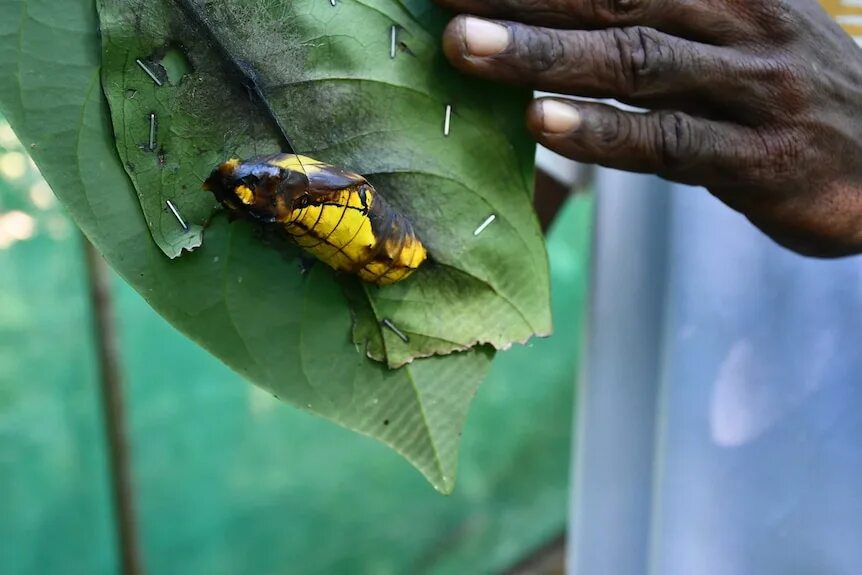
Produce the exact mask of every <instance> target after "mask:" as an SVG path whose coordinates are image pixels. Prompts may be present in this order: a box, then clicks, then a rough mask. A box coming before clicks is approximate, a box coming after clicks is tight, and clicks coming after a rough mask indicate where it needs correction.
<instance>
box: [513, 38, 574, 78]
mask: <svg viewBox="0 0 862 575" xmlns="http://www.w3.org/2000/svg"><path fill="white" fill-rule="evenodd" d="M515 35H516V38H515V45H516V46H517V52H518V53H517V56H518V60H519V61H520V62H525V63H527V65H528V66H529V68H530V70H531V71H532V72H547V71H548V70H551V69H552V68H554V67H555V66H557V65H558V64H559V63H560V62H563V61H564V59H565V57H566V44H565V42H563V41H562V38H561V37H560V35H559V34H558V33H557V32H555V31H553V30H546V29H537V28H529V27H526V28H525V27H518V29H517V30H516V32H515ZM517 36H520V37H517Z"/></svg>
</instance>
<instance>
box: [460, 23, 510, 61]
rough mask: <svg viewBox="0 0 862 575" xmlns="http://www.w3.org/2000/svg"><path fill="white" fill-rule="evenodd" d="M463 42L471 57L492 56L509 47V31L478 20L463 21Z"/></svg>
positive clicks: (503, 27) (497, 25)
mask: <svg viewBox="0 0 862 575" xmlns="http://www.w3.org/2000/svg"><path fill="white" fill-rule="evenodd" d="M464 42H465V44H466V45H467V52H468V53H469V54H470V55H471V56H479V57H480V58H484V57H486V56H493V55H494V54H499V53H500V52H502V51H503V50H505V49H506V46H508V45H509V29H508V28H506V27H505V26H500V25H499V24H494V23H493V22H489V21H487V20H480V19H479V18H469V17H468V18H467V19H466V20H465V21H464Z"/></svg>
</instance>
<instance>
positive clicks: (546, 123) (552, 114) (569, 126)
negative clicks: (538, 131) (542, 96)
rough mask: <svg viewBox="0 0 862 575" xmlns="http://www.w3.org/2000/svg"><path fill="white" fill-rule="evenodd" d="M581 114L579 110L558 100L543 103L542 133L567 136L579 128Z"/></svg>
mask: <svg viewBox="0 0 862 575" xmlns="http://www.w3.org/2000/svg"><path fill="white" fill-rule="evenodd" d="M580 124H581V114H580V112H578V109H577V108H575V107H574V106H570V105H569V104H564V103H562V102H560V101H558V100H543V101H542V131H543V132H547V133H549V134H566V133H568V132H572V131H574V130H576V129H577V128H578V126H580Z"/></svg>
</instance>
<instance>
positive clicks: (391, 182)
mask: <svg viewBox="0 0 862 575" xmlns="http://www.w3.org/2000/svg"><path fill="white" fill-rule="evenodd" d="M416 6H419V7H421V5H416ZM414 9H415V7H414ZM423 9H427V6H424V8H423ZM100 15H101V20H102V38H103V43H104V56H103V74H104V86H105V93H106V95H107V96H108V100H109V103H110V106H111V110H112V118H113V123H114V131H115V134H117V146H118V150H119V153H120V156H121V158H122V159H123V160H124V163H125V166H126V170H127V172H128V174H129V176H130V177H131V179H132V181H133V182H134V184H135V187H136V189H137V191H138V197H139V198H140V201H141V205H142V207H143V211H144V215H145V218H146V219H147V222H148V224H149V225H150V228H151V230H152V234H153V238H154V239H155V241H156V243H158V244H159V246H160V247H161V248H162V250H163V251H164V252H165V253H166V254H167V255H168V256H169V257H176V256H178V255H180V253H181V252H182V250H183V249H191V248H194V247H196V246H197V245H198V244H199V243H200V228H201V227H202V226H204V225H205V224H206V222H207V220H208V219H209V218H210V217H211V214H212V213H213V198H212V197H211V196H210V194H206V193H203V192H201V191H200V182H201V181H202V180H203V179H204V178H205V177H206V176H207V175H208V174H209V172H210V171H211V170H212V168H213V167H214V166H215V165H217V164H218V163H219V162H221V161H224V160H225V159H227V158H228V157H241V158H246V157H250V156H253V155H260V154H265V153H272V152H278V151H285V149H286V148H292V149H295V150H296V151H298V152H302V153H305V154H307V155H311V156H314V157H317V158H320V159H323V160H325V161H327V162H330V163H333V164H337V165H344V166H346V167H348V168H350V169H353V170H355V171H358V172H360V173H362V174H364V175H366V176H367V177H368V179H369V180H370V181H371V182H372V184H374V185H375V186H376V187H377V189H378V190H380V191H381V192H382V193H384V195H385V196H386V197H387V199H389V200H390V203H392V204H393V205H394V206H395V208H396V209H398V210H400V211H401V212H403V213H405V214H406V215H407V216H408V217H409V218H410V220H411V221H412V222H413V224H414V226H415V228H416V230H417V233H418V235H419V237H420V238H421V239H422V240H423V242H424V243H425V245H426V247H427V248H428V250H429V253H430V255H431V259H432V261H430V262H428V263H427V264H426V265H424V266H423V267H422V268H420V270H419V271H418V272H417V273H415V274H414V276H413V277H411V278H410V279H409V280H408V281H404V282H401V283H399V284H396V285H393V286H386V287H383V288H379V287H377V286H371V287H369V286H364V285H361V283H360V282H359V281H358V280H356V279H354V278H340V281H341V282H342V283H343V284H344V289H345V290H346V292H347V295H348V299H347V300H345V299H344V298H337V301H333V302H331V305H333V306H342V305H345V302H346V301H350V302H352V305H353V306H354V308H355V309H354V314H355V317H356V323H355V329H354V332H353V333H354V341H355V342H356V343H357V344H359V345H360V346H362V347H363V348H364V349H365V350H366V352H367V354H368V355H369V356H370V357H372V358H374V359H377V360H380V361H386V362H387V363H388V365H389V366H390V367H392V368H396V367H400V366H402V365H404V364H406V363H408V362H410V361H412V360H413V359H414V358H417V357H427V356H430V355H434V354H447V353H451V352H453V351H461V350H466V349H470V348H472V347H473V346H475V345H478V344H490V345H493V346H494V347H496V348H498V349H500V348H507V347H509V346H510V345H511V344H512V343H513V342H525V341H526V340H527V339H528V338H530V337H531V336H533V335H536V334H538V335H547V334H548V333H549V332H550V312H549V296H548V271H547V261H546V257H545V252H544V243H543V239H542V235H541V233H540V230H539V227H538V224H537V221H536V218H535V216H534V213H533V211H532V205H531V201H530V189H531V186H530V184H529V182H530V178H531V177H532V171H531V155H532V147H531V146H530V145H524V143H527V142H529V138H527V137H526V135H525V134H524V133H523V128H522V127H521V126H522V124H523V122H522V114H523V105H524V98H525V96H527V97H528V96H529V94H528V93H526V94H525V93H524V92H522V91H510V90H501V89H499V88H498V87H492V86H489V85H487V84H485V83H480V82H475V81H468V80H466V79H465V78H462V77H460V76H458V75H456V73H455V72H454V71H452V70H451V69H450V68H449V67H448V66H447V65H446V64H445V63H444V62H443V61H442V59H441V56H440V53H439V40H438V38H439V36H438V30H428V29H426V27H425V26H424V25H423V24H421V23H420V22H419V21H418V20H417V19H416V17H415V15H414V14H412V13H411V12H409V11H407V10H406V9H405V8H404V7H403V6H402V5H401V4H399V3H398V2H396V1H393V0H365V1H363V2H360V1H356V0H349V1H343V2H338V3H337V4H336V6H335V7H333V6H332V5H331V4H330V3H328V2H321V1H319V0H299V1H296V2H291V3H273V2H268V1H264V0H243V1H235V0H234V1H229V0H216V1H211V2H207V3H206V5H205V7H204V5H203V4H202V3H198V2H195V1H194V0H176V1H174V0H158V1H154V2H153V1H149V0H147V1H144V0H136V1H126V0H123V1H121V0H102V1H101V2H100ZM428 16H429V13H427V12H425V13H424V17H425V18H426V19H427V18H428ZM357 22H360V23H362V25H361V26H357V25H356V23H357ZM393 26H396V30H397V34H398V36H397V38H396V40H397V41H398V42H397V44H398V45H399V46H400V47H399V48H398V49H397V53H396V57H395V58H392V57H391V56H392V54H391V53H390V49H391V45H390V40H391V36H390V33H391V30H392V27H393ZM447 104H452V106H453V108H452V110H453V116H452V123H451V124H452V128H451V134H450V135H449V136H448V137H447V136H446V135H445V134H444V133H443V129H442V124H443V116H444V110H445V108H446V105H447ZM501 126H502V127H504V128H502V129H501V128H500V127H501ZM515 126H517V128H515ZM285 135H287V136H289V137H287V138H286V137H285ZM168 201H170V202H172V203H173V204H174V205H176V206H177V207H178V208H179V209H180V211H181V212H182V214H183V217H184V219H185V220H187V221H188V222H190V223H191V226H189V227H188V229H187V230H186V229H184V228H183V227H181V225H180V224H179V223H178V221H177V220H176V218H174V217H173V214H172V213H171V212H170V211H169V210H168V209H167V202H168ZM490 214H493V215H495V216H496V219H495V221H494V223H493V225H491V226H490V227H489V228H488V229H487V230H486V231H484V232H483V233H482V234H481V236H479V237H477V236H475V235H474V233H473V232H474V230H475V229H476V228H477V226H478V225H479V224H480V223H481V222H482V221H483V220H485V219H486V218H487V217H488V216H489V215H490ZM216 225H218V224H216ZM238 225H245V224H238ZM208 234H209V231H207V232H206V233H205V237H206V235H208ZM269 249H271V247H269V246H266V245H264V244H263V243H260V244H257V245H250V246H249V247H248V248H247V250H248V251H247V253H251V252H254V251H258V250H269ZM249 257H251V256H249ZM280 267H281V268H282V270H283V273H285V274H294V275H298V274H299V273H300V266H299V265H298V264H297V263H296V262H295V261H293V262H292V261H291V259H290V258H288V259H286V261H285V262H284V264H283V265H281V266H280ZM327 273H329V275H330V277H331V280H330V281H333V282H335V281H339V280H338V278H336V277H335V275H334V274H333V273H331V272H327ZM296 285H297V287H296V289H300V288H301V286H302V284H301V283H297V284H296ZM283 296H284V297H285V298H288V299H289V298H293V297H296V296H297V293H296V292H295V291H293V292H289V293H285V294H283ZM361 299H367V300H368V301H367V302H360V301H359V300H361ZM384 319H387V320H389V321H390V322H391V323H392V325H395V326H396V328H395V329H397V330H398V332H400V333H396V332H395V331H394V330H389V329H385V328H384V327H382V325H381V322H383V320H384ZM404 335H406V337H404Z"/></svg>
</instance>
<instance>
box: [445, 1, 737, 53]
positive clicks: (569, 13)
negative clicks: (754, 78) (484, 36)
mask: <svg viewBox="0 0 862 575" xmlns="http://www.w3.org/2000/svg"><path fill="white" fill-rule="evenodd" d="M437 2H438V3H439V4H441V5H443V6H445V7H447V8H449V9H450V10H453V11H455V12H458V13H467V14H475V15H477V16H484V17H486V18H496V19H503V20H516V21H518V22H524V23H527V24H534V25H538V26H545V27H548V28H580V29H599V28H611V27H617V28H618V27H625V26H646V27H649V28H656V29H658V30H662V31H665V32H668V33H671V34H675V35H678V36H681V37H684V38H693V39H700V40H704V41H713V42H716V43H720V42H721V41H722V40H732V39H736V38H739V37H745V36H746V35H748V34H750V33H751V32H752V31H753V26H752V25H751V24H750V23H749V21H748V19H747V18H746V16H745V12H744V11H743V10H741V9H735V8H734V7H733V6H732V5H729V4H732V3H729V2H728V1H727V0H701V1H699V2H690V1H684V0H495V1H493V2H489V1H488V0H437Z"/></svg>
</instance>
